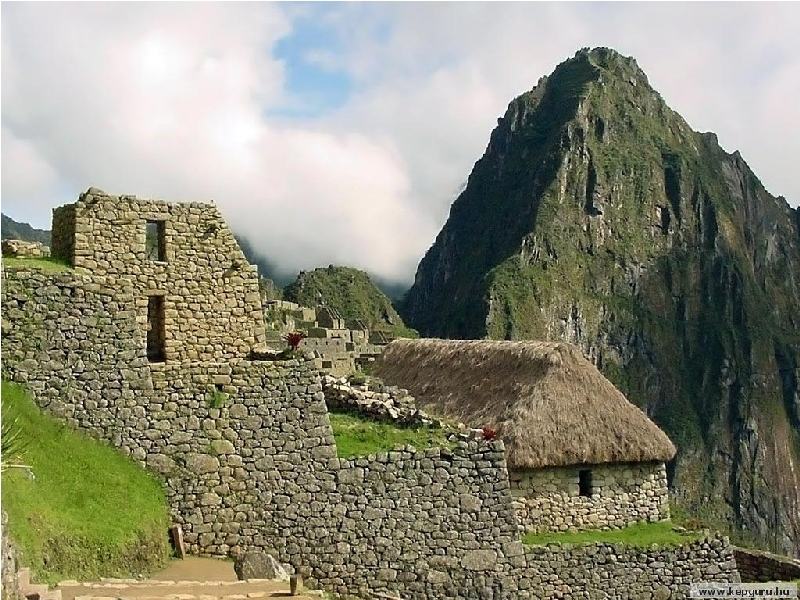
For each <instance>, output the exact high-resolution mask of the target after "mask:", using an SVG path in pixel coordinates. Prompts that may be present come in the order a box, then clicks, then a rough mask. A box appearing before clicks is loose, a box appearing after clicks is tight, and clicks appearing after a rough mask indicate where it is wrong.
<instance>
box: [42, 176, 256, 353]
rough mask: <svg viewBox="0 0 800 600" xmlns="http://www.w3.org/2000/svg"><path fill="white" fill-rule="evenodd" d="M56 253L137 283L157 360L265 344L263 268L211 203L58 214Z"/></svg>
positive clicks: (88, 196) (95, 205)
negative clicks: (248, 255) (250, 260)
mask: <svg viewBox="0 0 800 600" xmlns="http://www.w3.org/2000/svg"><path fill="white" fill-rule="evenodd" d="M51 243H52V248H51V252H52V255H53V256H54V257H56V258H61V259H63V260H66V261H67V262H68V263H69V264H70V265H72V266H74V267H75V268H76V269H79V270H80V269H85V270H86V271H88V272H89V273H91V274H92V275H93V276H94V278H95V280H96V281H105V282H106V284H107V285H109V286H114V285H115V284H117V283H118V282H120V281H130V282H132V283H133V285H134V288H135V291H136V292H135V293H136V298H135V305H136V311H137V314H136V318H137V321H138V322H139V324H140V325H141V327H142V329H146V331H147V355H148V358H149V359H150V362H151V363H162V362H179V361H198V360H200V361H212V360H214V361H220V360H227V359H236V358H245V357H246V356H247V355H248V354H249V352H250V351H251V350H252V349H253V348H254V347H259V346H262V345H264V344H265V342H266V331H265V329H264V317H263V311H262V306H261V296H260V293H259V288H258V271H257V268H256V267H254V266H252V265H250V264H249V263H248V261H247V259H246V258H245V256H244V253H243V252H242V250H241V248H239V244H238V243H237V242H236V239H235V238H234V236H233V233H232V232H231V230H230V229H229V228H228V225H227V223H225V220H224V219H223V217H222V215H221V214H220V212H219V210H217V208H216V206H214V205H213V204H206V203H199V202H191V203H168V202H163V201H159V200H144V199H140V198H137V197H136V196H112V195H109V194H106V193H105V192H103V191H102V190H98V189H97V188H90V189H89V190H87V191H86V192H85V193H83V194H81V196H80V198H79V199H78V201H77V202H75V203H73V204H67V205H64V206H61V207H59V208H56V209H54V210H53V233H52V242H51Z"/></svg>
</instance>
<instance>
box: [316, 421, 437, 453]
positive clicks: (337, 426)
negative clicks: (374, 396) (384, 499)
mask: <svg viewBox="0 0 800 600" xmlns="http://www.w3.org/2000/svg"><path fill="white" fill-rule="evenodd" d="M330 420H331V427H332V428H333V437H334V439H335V440H336V451H337V454H338V455H339V457H340V458H351V457H353V456H366V455H368V454H377V453H378V452H388V451H390V450H393V449H395V448H397V447H398V446H403V445H408V444H410V445H412V446H414V447H415V448H417V449H420V450H421V449H423V448H431V447H448V448H449V447H452V444H451V443H450V442H449V441H448V440H447V433H446V432H445V431H443V430H441V429H430V428H427V427H420V428H414V429H411V428H401V427H395V426H394V425H390V424H389V423H380V422H377V421H370V420H367V419H362V418H360V417H357V416H354V415H351V414H345V413H330Z"/></svg>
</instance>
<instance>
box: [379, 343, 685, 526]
mask: <svg viewBox="0 0 800 600" xmlns="http://www.w3.org/2000/svg"><path fill="white" fill-rule="evenodd" d="M377 375H379V376H381V377H383V379H384V380H385V381H386V383H389V384H392V385H399V386H401V387H403V388H406V389H408V390H409V391H410V392H411V393H412V394H413V395H414V396H415V397H416V400H417V404H418V406H419V407H420V408H422V409H423V410H426V411H428V412H429V413H431V414H433V415H437V416H440V417H445V418H451V419H456V420H458V421H460V422H463V423H465V424H467V425H469V426H472V427H484V426H489V427H492V428H494V429H496V430H497V433H498V435H499V436H500V437H501V438H502V439H503V440H504V441H505V443H506V456H507V461H508V470H509V479H510V483H511V488H512V494H514V496H515V508H516V511H517V518H518V520H519V521H520V525H521V527H523V528H524V529H527V530H531V531H537V532H542V531H559V530H561V531H563V530H581V529H596V528H611V527H624V526H626V525H629V524H632V523H635V522H639V521H659V520H662V519H667V518H669V503H668V493H667V476H666V469H665V464H664V463H665V462H666V461H669V460H670V459H672V458H673V457H674V455H675V447H674V446H673V444H672V442H671V441H670V440H669V438H668V437H667V436H666V434H665V433H664V432H663V431H661V430H660V429H659V428H658V427H657V426H656V425H655V424H654V423H653V422H652V421H650V419H648V418H647V416H646V415H645V414H644V413H643V412H642V411H641V410H640V409H639V408H637V407H636V406H634V405H633V404H631V403H630V402H628V400H627V399H626V398H625V396H623V395H622V393H621V392H620V391H619V390H618V389H617V388H616V387H614V385H613V384H612V383H611V382H610V381H608V380H607V379H606V378H605V377H603V375H602V374H601V373H600V372H599V371H598V370H597V368H596V367H595V366H594V365H592V364H591V363H590V362H589V361H588V360H586V358H584V356H583V355H582V354H581V352H580V350H578V349H577V348H575V347H574V346H571V345H568V344H564V343H556V342H511V341H485V340H480V341H467V340H430V339H429V340H398V341H395V342H393V343H391V344H390V345H389V346H388V347H387V348H386V350H385V351H384V353H383V355H382V357H381V358H380V359H379V361H378V364H377Z"/></svg>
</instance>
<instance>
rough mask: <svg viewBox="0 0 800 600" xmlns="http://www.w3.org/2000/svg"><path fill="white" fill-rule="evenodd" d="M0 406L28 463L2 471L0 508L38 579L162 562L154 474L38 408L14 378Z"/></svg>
mask: <svg viewBox="0 0 800 600" xmlns="http://www.w3.org/2000/svg"><path fill="white" fill-rule="evenodd" d="M2 411H3V420H4V421H5V420H7V419H16V420H17V423H18V424H19V428H20V436H21V438H22V440H23V442H24V451H23V457H22V458H23V462H24V463H25V464H26V465H29V466H30V467H31V471H30V473H28V472H27V471H24V470H22V469H9V470H7V471H5V472H3V475H2V501H3V510H5V511H6V512H7V513H8V516H9V531H10V534H11V538H12V540H14V542H15V543H16V544H17V546H18V548H19V550H20V552H21V554H22V557H21V561H22V563H23V564H24V565H26V566H29V567H31V568H32V569H33V572H34V573H35V576H36V577H37V578H38V580H39V581H43V582H48V583H53V582H57V581H59V580H62V579H97V578H99V577H121V576H128V577H129V576H133V575H138V574H142V573H146V572H149V571H152V570H154V569H157V568H159V567H161V566H162V565H163V564H164V563H165V561H166V559H167V557H168V555H169V542H168V540H167V528H168V526H169V518H168V512H167V505H166V499H165V497H164V492H163V490H162V488H161V484H160V482H159V481H158V480H156V479H155V478H154V477H153V476H151V475H150V474H148V473H147V472H146V471H145V470H144V469H142V468H141V467H140V466H138V465H137V464H136V463H134V462H133V461H132V460H131V459H129V458H127V457H125V456H124V455H122V454H121V453H120V452H118V451H117V450H115V449H114V448H112V447H110V446H108V445H106V444H104V443H102V442H100V441H97V440H94V439H91V438H89V437H87V436H85V435H83V434H81V433H78V432H76V431H74V430H72V429H70V428H69V427H67V426H66V425H64V424H62V423H59V422H58V421H56V420H55V419H53V418H52V417H49V416H47V415H45V414H43V413H42V412H41V411H40V410H39V408H38V407H36V406H35V404H34V402H33V400H32V399H31V397H30V395H29V394H28V393H27V392H26V391H25V390H24V389H23V388H22V387H20V386H18V385H15V384H11V383H8V382H5V381H4V382H3V383H2Z"/></svg>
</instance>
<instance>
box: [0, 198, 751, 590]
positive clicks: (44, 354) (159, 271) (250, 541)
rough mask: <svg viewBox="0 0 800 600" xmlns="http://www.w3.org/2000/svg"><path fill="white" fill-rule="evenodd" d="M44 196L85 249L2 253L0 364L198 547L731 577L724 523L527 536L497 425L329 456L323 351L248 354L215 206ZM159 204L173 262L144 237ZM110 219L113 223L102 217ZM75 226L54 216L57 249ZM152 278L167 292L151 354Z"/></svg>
mask: <svg viewBox="0 0 800 600" xmlns="http://www.w3.org/2000/svg"><path fill="white" fill-rule="evenodd" d="M55 214H56V216H57V218H56V219H54V220H55V221H56V222H58V223H62V224H63V223H66V224H67V225H65V227H69V226H72V227H73V229H74V251H73V252H74V254H73V256H72V257H71V260H72V262H73V264H75V265H76V268H75V269H74V270H69V271H67V272H64V273H55V274H51V273H45V272H42V271H39V270H37V269H35V268H33V267H25V268H7V269H4V272H3V286H2V315H3V322H2V333H3V374H4V377H7V378H9V379H11V380H13V381H17V382H21V383H24V384H26V385H27V387H28V388H30V389H31V390H32V391H33V393H34V395H35V398H36V401H37V402H38V404H39V405H40V406H41V407H42V408H43V409H45V410H47V411H48V412H50V413H51V414H53V415H55V416H57V417H58V418H60V419H63V420H64V421H66V422H68V423H69V424H71V425H72V426H74V427H76V428H79V429H82V430H84V431H87V432H90V433H91V434H93V435H94V436H96V437H98V438H101V439H105V440H107V441H108V442H109V443H111V444H113V445H114V446H116V447H117V448H119V449H120V450H121V451H122V452H124V453H126V454H128V455H129V456H130V457H132V458H133V459H134V460H136V461H138V462H139V463H140V464H141V465H142V466H145V467H147V468H148V469H151V470H153V471H155V472H157V473H158V474H159V475H160V477H161V478H162V480H163V482H164V487H165V490H166V494H167V499H168V502H169V507H170V512H171V515H172V519H173V521H174V522H175V523H177V524H180V525H181V526H182V528H183V531H184V540H185V542H186V544H187V547H188V550H189V551H190V552H191V553H196V554H204V555H218V556H226V555H234V554H240V553H242V552H246V551H251V550H264V551H269V552H271V553H274V554H275V556H276V558H277V559H278V560H279V561H280V562H285V563H289V564H291V565H292V566H293V567H294V568H295V569H296V570H297V571H298V572H299V573H300V574H301V575H303V577H304V580H305V581H306V582H308V583H310V584H313V585H319V586H322V587H326V588H329V589H331V590H334V591H337V592H341V593H347V594H351V595H361V596H367V594H371V593H378V592H382V593H387V594H388V593H391V594H402V597H403V598H409V599H414V600H416V599H419V600H422V599H439V598H481V599H487V600H488V599H509V600H511V599H522V600H525V599H533V598H551V597H553V598H555V597H561V598H566V597H570V598H604V597H609V598H611V597H614V598H637V599H638V598H666V597H675V598H677V597H680V594H681V593H683V592H684V591H685V589H686V588H687V586H688V583H689V582H690V581H692V578H696V577H700V576H701V575H702V576H703V578H706V579H715V580H719V581H731V580H735V579H736V577H737V575H736V572H735V569H733V568H732V567H731V565H730V564H729V563H730V561H729V554H730V550H729V547H728V546H727V544H726V543H724V542H723V541H713V540H712V541H707V542H703V543H699V544H698V545H695V546H687V547H680V548H675V549H663V550H648V551H633V550H627V549H623V548H614V547H610V546H608V547H606V546H604V547H599V548H597V549H595V550H592V549H591V548H589V549H584V548H581V549H569V548H556V547H551V548H544V549H530V550H528V551H526V550H525V548H524V547H523V546H522V544H521V542H520V538H519V526H518V521H517V517H516V514H515V509H514V504H513V496H512V485H511V483H510V482H509V477H508V470H507V466H506V460H505V450H504V445H503V443H502V442H500V441H495V442H486V441H479V440H471V441H466V440H461V441H459V442H458V443H457V444H456V445H455V447H454V448H452V449H447V448H444V449H430V450H416V449H413V448H410V447H406V448H401V449H397V450H396V451H393V452H388V453H383V454H378V455H373V456H366V457H361V458H355V459H351V460H343V459H340V458H337V453H336V446H335V442H334V437H333V432H332V430H331V427H330V421H329V418H328V411H327V407H326V403H325V394H324V392H323V385H322V379H321V372H320V370H319V364H318V360H317V359H316V358H314V357H313V356H312V355H310V354H309V355H303V354H300V355H298V356H296V357H294V358H290V359H288V360H281V361H254V360H250V359H248V356H249V353H250V350H251V349H252V348H251V346H252V345H255V344H257V343H258V341H259V338H258V335H257V331H263V330H264V328H263V323H262V324H260V325H259V326H258V327H257V326H256V323H255V313H256V312H257V313H258V314H259V315H260V314H261V306H260V302H259V301H257V300H256V299H248V298H247V294H249V293H250V292H249V290H250V286H251V283H255V282H254V279H253V278H252V277H251V276H250V273H253V271H251V270H250V268H249V267H248V266H247V265H244V266H242V267H241V268H239V269H238V270H236V271H234V272H229V271H228V267H230V266H231V265H230V264H229V261H233V260H234V259H237V258H238V254H239V251H238V249H237V248H236V247H235V244H233V243H232V242H231V243H229V240H228V237H227V236H228V235H229V232H228V231H227V229H226V228H225V227H224V224H220V221H221V219H219V217H218V213H217V212H216V209H213V207H209V206H207V205H195V204H189V205H181V206H175V205H166V204H163V203H151V202H150V201H139V200H135V199H132V198H131V197H120V198H117V199H114V198H113V197H111V196H107V195H105V194H101V193H99V192H96V191H93V190H91V191H90V192H88V193H87V194H85V195H84V196H82V198H81V200H80V201H79V202H78V203H76V204H75V205H71V207H67V208H64V209H60V210H57V211H56V213H55ZM159 218H160V219H163V220H164V221H165V222H166V225H165V229H164V232H165V235H166V242H167V244H166V257H167V260H166V261H156V263H160V262H165V263H166V264H152V260H151V259H149V258H148V257H147V256H146V254H145V250H144V249H143V247H144V246H145V245H146V240H145V231H144V230H145V227H146V226H147V225H146V221H148V220H151V219H152V220H157V219H159ZM70 224H72V225H70ZM213 224H216V227H212V225H213ZM107 226H108V227H110V226H114V227H118V228H119V231H118V235H116V236H115V235H113V234H112V233H111V231H108V232H98V231H96V230H95V228H97V227H100V228H103V227H107ZM56 229H57V228H56ZM192 232H193V233H192ZM198 237H199V239H195V238H198ZM68 238H69V236H68V235H66V234H65V233H63V231H61V232H59V233H58V234H56V232H55V231H54V236H53V239H54V249H55V248H59V252H61V253H63V252H68V251H69V248H70V247H71V244H70V242H69V239H68ZM122 240H126V241H125V243H123V242H122ZM125 244H129V247H127V248H126V246H125ZM204 244H205V245H204ZM101 248H102V249H104V250H103V252H101V251H100V249H101ZM191 248H194V250H191ZM204 248H207V249H208V252H206V251H205V250H203V249H204ZM65 249H66V250H65ZM156 251H158V249H156ZM208 254H210V256H209V255H208ZM62 255H63V254H62ZM181 257H182V258H181ZM179 259H180V261H181V264H180V265H178V264H172V263H171V261H178V260H179ZM188 264H192V265H195V267H189V266H187V265H188ZM226 265H228V266H226ZM172 276H174V277H175V278H176V279H175V281H172V280H171V279H170V277H172ZM193 277H197V278H198V280H199V281H195V280H194V279H192V278H193ZM217 285H219V286H221V287H220V288H219V289H218V290H217V292H216V294H217V295H215V294H212V290H213V289H214V288H215V286H217ZM152 290H162V291H164V292H165V293H164V302H165V305H166V307H167V311H165V320H166V322H165V323H164V329H165V332H166V341H167V352H166V356H165V357H164V359H165V360H163V361H157V362H154V361H152V360H150V358H149V357H148V341H149V338H150V337H151V336H150V335H149V331H148V329H147V327H146V324H147V325H149V323H147V322H146V321H145V319H146V316H147V315H146V313H145V310H146V306H145V305H144V303H143V302H142V298H143V297H144V298H146V297H147V295H148V294H149V293H151V291H152ZM206 311H207V312H208V323H206V321H205V316H204V315H205V314H206ZM143 317H145V319H143ZM231 337H232V338H235V339H234V340H233V341H232V342H231V343H230V344H229V343H228V341H229V338H231ZM165 534H166V532H165ZM604 582H606V583H605V584H604ZM663 589H666V590H668V591H669V592H670V593H671V594H673V596H664V595H663ZM600 590H603V591H602V593H606V592H607V593H608V594H611V595H607V596H604V595H602V593H600ZM612 592H613V593H612Z"/></svg>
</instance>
